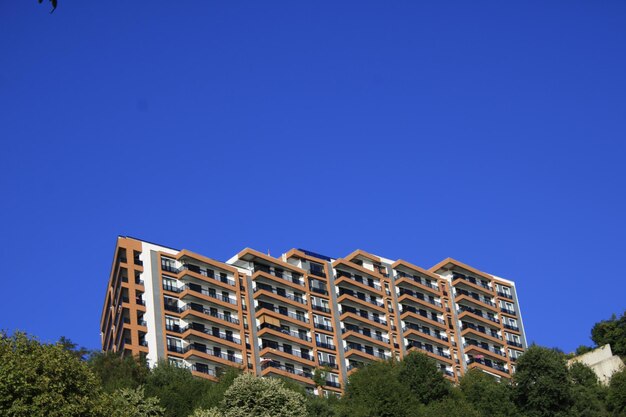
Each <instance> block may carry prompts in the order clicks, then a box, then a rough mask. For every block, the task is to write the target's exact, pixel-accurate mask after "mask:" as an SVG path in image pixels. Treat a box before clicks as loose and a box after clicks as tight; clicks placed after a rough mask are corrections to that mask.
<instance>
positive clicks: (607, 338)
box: [591, 312, 626, 358]
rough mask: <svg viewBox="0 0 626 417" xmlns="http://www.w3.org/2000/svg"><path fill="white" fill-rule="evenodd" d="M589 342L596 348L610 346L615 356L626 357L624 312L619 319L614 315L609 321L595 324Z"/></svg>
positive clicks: (625, 316)
mask: <svg viewBox="0 0 626 417" xmlns="http://www.w3.org/2000/svg"><path fill="white" fill-rule="evenodd" d="M591 340H593V341H594V343H595V344H596V345H597V346H604V345H606V344H610V345H611V350H612V351H613V353H614V354H615V355H619V356H621V357H623V358H624V357H626V312H624V313H623V314H622V316H621V317H620V318H617V316H615V314H614V315H613V316H612V317H611V318H610V319H609V320H603V321H601V322H599V323H596V324H595V325H594V326H593V328H592V329H591Z"/></svg>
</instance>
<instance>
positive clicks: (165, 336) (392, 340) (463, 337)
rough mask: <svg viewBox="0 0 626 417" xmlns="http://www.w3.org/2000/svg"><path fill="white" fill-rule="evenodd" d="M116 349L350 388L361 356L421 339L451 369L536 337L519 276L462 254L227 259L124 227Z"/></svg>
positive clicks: (208, 370) (110, 325)
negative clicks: (421, 258) (528, 329)
mask: <svg viewBox="0 0 626 417" xmlns="http://www.w3.org/2000/svg"><path fill="white" fill-rule="evenodd" d="M101 332H102V333H101V334H102V348H103V350H105V351H117V352H124V353H125V354H132V355H145V356H146V358H147V360H148V363H149V364H151V365H154V364H156V363H157V362H158V361H159V360H169V361H171V362H173V363H176V364H178V365H179V366H184V367H188V368H190V369H191V370H192V372H193V374H194V375H197V376H200V377H204V378H208V379H215V378H216V377H217V376H218V375H219V373H220V372H221V371H222V370H224V369H226V368H228V367H239V368H243V369H248V370H250V371H251V372H254V373H255V374H257V375H263V376H266V375H282V376H285V377H288V378H291V379H293V380H295V381H297V382H299V383H301V384H303V385H304V386H305V387H306V388H307V389H310V390H313V389H315V383H314V382H313V379H312V378H313V374H314V372H315V370H316V369H318V368H323V369H325V370H327V373H326V375H327V377H326V384H325V386H324V387H323V388H322V390H323V393H324V394H328V393H330V392H336V393H340V392H341V390H342V387H343V386H344V383H345V381H346V380H347V378H348V376H349V375H350V374H351V373H352V372H354V371H355V370H356V369H357V368H358V367H359V366H362V365H363V364H366V363H368V362H372V361H376V360H379V359H389V358H392V357H396V358H402V357H403V356H404V355H406V354H407V353H408V352H409V351H412V350H418V351H420V352H423V353H424V354H426V355H428V356H429V357H431V358H433V359H434V360H435V361H436V363H437V365H438V366H439V368H440V370H441V372H443V373H444V375H445V376H446V377H447V378H449V379H450V380H452V381H456V380H458V378H459V377H460V376H461V375H463V374H464V372H465V371H466V370H467V369H470V368H478V369H481V370H482V371H484V372H487V373H489V374H491V375H494V376H495V377H498V378H509V377H510V376H511V374H512V373H513V372H514V370H515V361H516V359H517V357H518V356H519V355H521V353H522V352H523V351H524V349H525V348H526V338H525V335H524V327H523V325H522V317H521V313H520V309H519V302H518V300H517V293H516V290H515V284H514V283H513V282H512V281H509V280H506V279H503V278H499V277H496V276H494V275H490V274H487V273H485V272H481V271H479V270H477V269H475V268H473V267H471V266H469V265H465V264H463V263H461V262H458V261H456V260H454V259H446V260H444V261H442V262H440V263H439V264H437V265H435V266H433V267H432V268H429V269H424V268H421V267H419V266H417V265H413V264H411V263H409V262H407V261H404V260H397V261H394V260H391V259H386V258H382V257H379V256H376V255H372V254H370V253H367V252H364V251H362V250H357V251H355V252H353V253H351V254H349V255H347V256H345V257H343V258H337V259H333V258H330V257H327V256H323V255H320V254H317V253H313V252H310V251H306V250H302V249H292V250H290V251H289V252H287V253H285V254H283V255H282V256H280V257H278V258H276V257H272V256H270V255H266V254H264V253H261V252H258V251H256V250H253V249H244V250H242V251H241V252H239V253H238V254H237V255H235V256H233V257H232V258H231V259H229V260H228V261H226V262H220V261H216V260H214V259H211V258H207V257H205V256H202V255H198V254H196V253H193V252H190V251H188V250H176V249H172V248H168V247H165V246H160V245H156V244H153V243H149V242H146V241H141V240H138V239H134V238H130V237H119V238H118V240H117V245H116V248H115V257H114V259H113V265H112V268H111V274H110V278H109V284H108V287H107V292H106V297H105V301H104V307H103V310H102V319H101Z"/></svg>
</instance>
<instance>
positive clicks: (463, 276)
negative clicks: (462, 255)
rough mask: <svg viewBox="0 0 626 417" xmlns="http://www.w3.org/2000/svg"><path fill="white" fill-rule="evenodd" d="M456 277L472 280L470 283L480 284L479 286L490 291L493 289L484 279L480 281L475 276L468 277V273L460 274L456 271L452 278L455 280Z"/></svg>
mask: <svg viewBox="0 0 626 417" xmlns="http://www.w3.org/2000/svg"><path fill="white" fill-rule="evenodd" d="M456 279H462V280H464V281H467V282H470V283H472V284H474V285H478V286H479V287H483V288H484V289H486V290H488V291H491V287H490V286H489V285H486V284H484V283H483V282H482V281H479V280H477V279H476V278H474V277H468V276H466V275H463V274H459V273H456V272H455V273H454V274H453V275H452V280H453V281H454V280H456Z"/></svg>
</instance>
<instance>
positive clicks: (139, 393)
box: [97, 387, 164, 417]
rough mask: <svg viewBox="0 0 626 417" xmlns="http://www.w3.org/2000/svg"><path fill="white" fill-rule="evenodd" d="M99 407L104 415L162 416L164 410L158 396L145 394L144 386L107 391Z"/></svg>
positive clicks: (130, 416)
mask: <svg viewBox="0 0 626 417" xmlns="http://www.w3.org/2000/svg"><path fill="white" fill-rule="evenodd" d="M97 409H98V410H99V412H100V413H99V414H100V415H102V416H103V417H104V416H106V417H161V416H162V415H163V411H164V410H163V407H161V406H160V405H159V400H158V399H157V398H154V397H149V398H146V397H145V396H144V389H143V388H142V387H139V388H134V389H132V388H122V389H120V390H117V391H115V392H113V393H105V394H104V395H102V397H101V399H100V404H99V405H98V407H97Z"/></svg>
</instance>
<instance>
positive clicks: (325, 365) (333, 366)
mask: <svg viewBox="0 0 626 417" xmlns="http://www.w3.org/2000/svg"><path fill="white" fill-rule="evenodd" d="M319 364H320V366H321V367H323V368H331V369H339V365H337V362H327V361H319Z"/></svg>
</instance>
